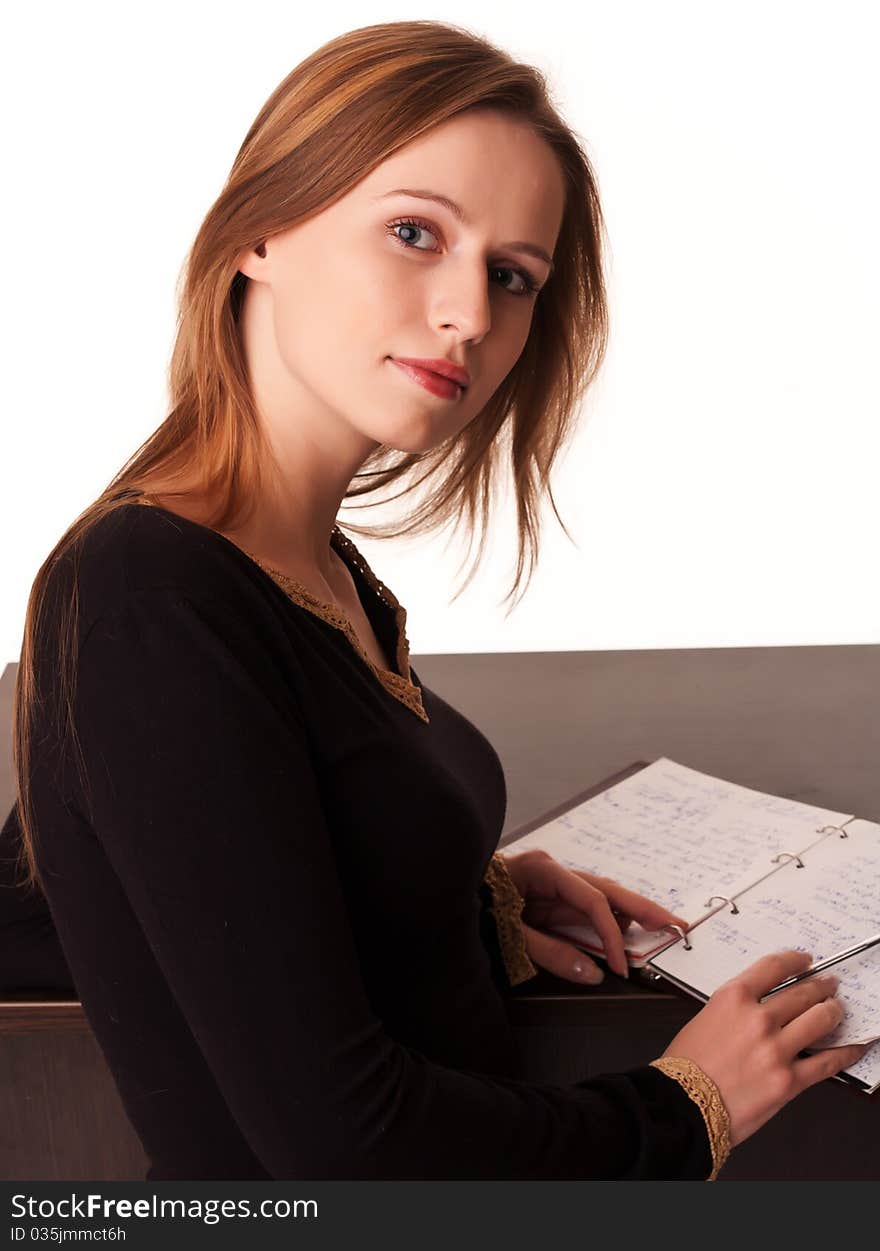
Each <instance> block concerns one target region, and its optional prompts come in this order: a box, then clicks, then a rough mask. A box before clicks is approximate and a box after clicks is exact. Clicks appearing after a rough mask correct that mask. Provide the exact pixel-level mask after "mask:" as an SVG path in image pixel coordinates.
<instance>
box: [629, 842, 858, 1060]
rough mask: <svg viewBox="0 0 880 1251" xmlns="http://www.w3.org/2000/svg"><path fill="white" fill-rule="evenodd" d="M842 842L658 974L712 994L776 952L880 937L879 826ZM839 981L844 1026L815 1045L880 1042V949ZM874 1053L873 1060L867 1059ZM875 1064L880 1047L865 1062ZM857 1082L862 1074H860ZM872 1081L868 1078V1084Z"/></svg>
mask: <svg viewBox="0 0 880 1251" xmlns="http://www.w3.org/2000/svg"><path fill="white" fill-rule="evenodd" d="M846 828H847V835H848V837H847V838H845V839H842V838H839V837H838V836H837V835H832V836H830V837H828V838H827V839H825V840H823V841H822V842H821V843H819V844H817V845H816V846H814V847H812V848H811V849H810V850H809V851H807V852H806V853H804V855H803V856H802V857H801V859H802V860H803V868H798V867H797V865H796V864H795V863H794V862H793V861H790V862H788V863H787V864H785V865H784V867H783V868H781V869H780V870H779V872H778V873H775V874H774V875H773V877H771V878H768V879H766V880H765V881H764V882H761V883H760V884H759V885H758V886H757V887H756V888H755V889H754V890H752V891H749V892H747V893H746V894H745V895H743V896H741V897H740V899H739V902H738V906H739V908H740V914H739V915H738V916H734V915H733V914H732V913H731V911H730V909H728V908H725V910H724V911H723V912H718V913H715V915H714V916H712V917H710V918H709V919H708V920H706V921H703V922H701V923H700V924H699V925H698V926H697V927H696V928H695V929H694V930H693V932H692V933H691V935H690V941H691V950H690V951H686V950H685V949H684V946H683V945H682V944H681V943H677V944H676V945H675V946H674V947H670V948H668V949H667V950H666V951H664V952H663V953H662V954H661V955H659V956H656V957H655V958H654V959H653V960H652V965H653V967H654V968H656V969H657V970H659V971H660V972H662V973H669V974H670V975H671V976H672V977H674V978H675V979H676V980H677V981H679V982H681V983H683V984H685V985H688V986H691V987H693V988H694V989H695V990H697V991H699V992H700V993H701V994H702V995H705V996H709V995H711V994H712V993H713V992H714V991H715V990H716V989H717V988H718V987H719V986H720V985H721V984H722V982H726V981H727V980H728V978H731V977H733V976H735V975H736V974H737V973H740V972H741V971H742V970H743V969H744V968H746V967H747V966H748V965H750V964H753V963H754V962H755V961H756V960H758V959H759V958H760V957H761V956H764V955H767V954H768V953H770V952H772V951H781V950H783V949H786V948H795V949H798V950H800V951H808V952H809V953H810V955H811V956H812V958H813V960H814V961H818V960H823V959H825V958H826V957H827V956H831V955H833V954H834V953H835V952H837V951H841V950H842V949H843V948H845V947H849V946H851V945H852V944H854V943H857V942H859V941H860V940H862V939H865V938H868V937H870V936H871V935H872V934H876V933H877V932H878V931H880V825H877V824H875V823H874V822H871V821H862V820H857V821H851V822H850V823H849V824H848V825H847V827H846ZM829 971H830V972H832V973H833V974H834V976H835V977H837V978H839V981H840V985H839V988H838V991H837V995H838V998H839V999H840V1001H841V1003H842V1004H843V1006H844V1008H845V1009H846V1016H845V1018H844V1020H843V1021H842V1022H841V1024H840V1026H838V1028H837V1029H836V1030H835V1031H834V1032H833V1034H829V1035H827V1036H826V1037H825V1038H823V1039H821V1040H819V1042H817V1044H816V1045H817V1046H820V1045H821V1046H826V1047H827V1046H841V1045H843V1044H844V1043H850V1042H868V1041H870V1040H871V1039H876V1038H880V948H877V947H874V948H871V949H870V950H868V951H865V952H863V953H862V954H861V955H859V956H853V957H852V958H851V959H849V960H845V961H842V962H841V963H840V964H837V965H835V966H834V968H833V969H832V970H829ZM872 1052H877V1055H876V1056H875V1057H874V1060H873V1061H871V1060H870V1057H871V1055H872ZM865 1062H868V1064H869V1065H870V1064H872V1063H873V1064H874V1065H876V1066H877V1069H878V1075H877V1077H876V1078H875V1079H874V1080H875V1081H877V1080H880V1048H877V1047H874V1048H872V1049H871V1051H870V1052H868V1053H867V1055H866V1056H865V1057H864V1058H863V1061H860V1064H862V1065H864V1064H865ZM858 1076H863V1075H862V1074H861V1073H859V1074H858ZM864 1080H867V1079H864Z"/></svg>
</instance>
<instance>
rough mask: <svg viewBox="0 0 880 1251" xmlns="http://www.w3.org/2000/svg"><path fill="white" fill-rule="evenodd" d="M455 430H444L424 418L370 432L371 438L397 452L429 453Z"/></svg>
mask: <svg viewBox="0 0 880 1251" xmlns="http://www.w3.org/2000/svg"><path fill="white" fill-rule="evenodd" d="M456 433H457V430H445V429H443V428H442V427H441V426H440V425H439V424H438V423H437V422H436V421H435V422H432V421H430V420H427V419H426V418H425V417H424V416H423V417H420V418H414V419H413V420H412V421H409V422H407V421H396V422H394V423H393V425H390V426H389V425H388V424H387V423H386V426H385V428H384V429H383V430H375V431H371V437H372V438H374V439H376V440H377V442H380V443H382V444H384V446H385V447H388V448H393V449H394V450H395V451H397V452H411V453H414V452H418V453H424V452H430V451H432V450H433V449H434V448H435V447H439V445H440V444H441V443H443V442H445V440H446V439H448V438H449V437H450V436H451V435H453V434H456Z"/></svg>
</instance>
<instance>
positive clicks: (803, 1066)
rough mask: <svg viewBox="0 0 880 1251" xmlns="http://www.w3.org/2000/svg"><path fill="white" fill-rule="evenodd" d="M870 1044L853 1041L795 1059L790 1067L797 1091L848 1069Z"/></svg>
mask: <svg viewBox="0 0 880 1251" xmlns="http://www.w3.org/2000/svg"><path fill="white" fill-rule="evenodd" d="M870 1046H871V1044H870V1043H868V1044H867V1046H866V1045H865V1044H863V1043H855V1044H850V1045H849V1046H846V1047H827V1048H826V1049H825V1050H824V1051H817V1052H816V1053H815V1055H811V1056H806V1057H805V1058H804V1059H803V1060H795V1062H794V1064H793V1065H792V1066H791V1067H792V1073H793V1074H794V1079H795V1089H796V1091H797V1093H800V1092H801V1091H802V1090H806V1089H807V1087H808V1086H814V1085H815V1084H816V1082H821V1081H822V1080H823V1079H824V1078H826V1077H834V1076H835V1075H836V1074H837V1073H840V1072H842V1070H843V1069H848V1068H850V1067H851V1066H852V1065H853V1064H856V1063H858V1061H859V1060H861V1058H862V1056H863V1055H864V1054H865V1052H866V1051H867V1050H868V1047H870Z"/></svg>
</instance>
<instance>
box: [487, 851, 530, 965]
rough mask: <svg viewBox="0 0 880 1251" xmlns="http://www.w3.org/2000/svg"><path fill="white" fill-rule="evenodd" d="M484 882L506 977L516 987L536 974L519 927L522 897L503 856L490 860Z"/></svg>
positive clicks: (520, 925) (520, 926)
mask: <svg viewBox="0 0 880 1251" xmlns="http://www.w3.org/2000/svg"><path fill="white" fill-rule="evenodd" d="M484 881H485V882H486V885H487V886H488V887H489V890H490V892H491V895H492V907H491V908H490V909H489V912H490V913H491V915H492V917H493V918H494V921H495V929H496V930H497V932H498V945H499V947H500V949H501V958H502V959H503V961H504V968H505V971H506V973H507V978H508V981H509V982H510V984H511V986H517V985H518V984H519V983H520V982H525V981H528V979H529V978H530V977H535V976H536V974H537V972H538V970H537V968H536V967H535V965H534V964H532V961H531V960H530V959H529V953H528V952H527V951H526V940H525V934H524V933H523V927H522V910H523V903H524V901H523V897H522V895H521V894H520V893H519V891H518V890H517V888H516V884H515V883H514V880H513V878H512V877H511V876H510V872H509V870H508V868H507V865H506V864H505V863H504V857H503V856H501V855H499V854H498V853H497V852H496V853H495V855H494V856H493V857H492V859H491V860H490V861H489V867H488V869H487V870H486V876H485V878H484Z"/></svg>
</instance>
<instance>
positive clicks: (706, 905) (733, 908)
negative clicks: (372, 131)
mask: <svg viewBox="0 0 880 1251" xmlns="http://www.w3.org/2000/svg"><path fill="white" fill-rule="evenodd" d="M716 899H720V900H721V901H722V903H729V904H730V913H731V916H735V917H738V916H739V908H737V906H736V904H735V903H734V902H733V900H732V899H728V898H727V896H726V895H713V896H712V898H711V899H707V900H706V902H705V903H704V904H703V907H704V908H711V907H712V905H713V903H714V902H715V900H716Z"/></svg>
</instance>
